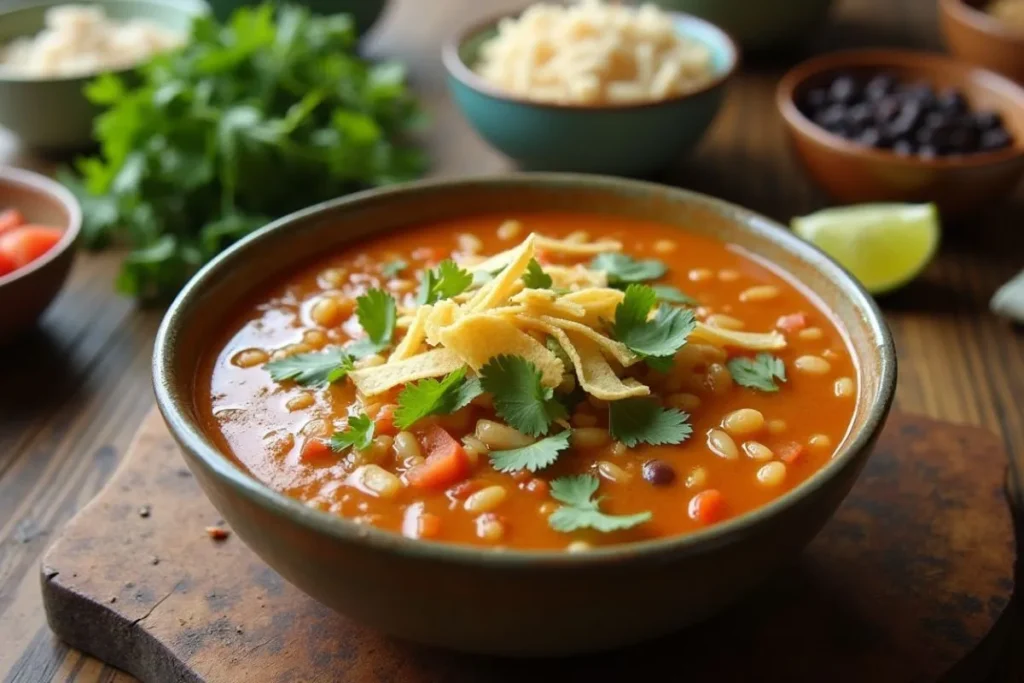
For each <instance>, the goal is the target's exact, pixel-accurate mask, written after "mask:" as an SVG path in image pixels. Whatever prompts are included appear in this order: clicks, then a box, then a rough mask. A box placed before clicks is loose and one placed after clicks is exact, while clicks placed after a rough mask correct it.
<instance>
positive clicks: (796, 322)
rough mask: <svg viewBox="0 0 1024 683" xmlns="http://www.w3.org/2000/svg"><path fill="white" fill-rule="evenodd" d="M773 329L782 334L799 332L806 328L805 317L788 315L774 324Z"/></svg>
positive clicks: (794, 314) (793, 314)
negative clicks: (777, 329) (778, 330)
mask: <svg viewBox="0 0 1024 683" xmlns="http://www.w3.org/2000/svg"><path fill="white" fill-rule="evenodd" d="M775 327H777V328H779V329H780V330H782V331H783V332H799V331H800V330H802V329H804V328H805V327H807V316H806V315H804V314H803V313H790V314H789V315H784V316H782V317H781V318H779V319H778V320H777V321H776V322H775Z"/></svg>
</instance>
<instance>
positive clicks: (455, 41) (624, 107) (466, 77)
mask: <svg viewBox="0 0 1024 683" xmlns="http://www.w3.org/2000/svg"><path fill="white" fill-rule="evenodd" d="M665 13H666V14H668V15H670V16H671V17H672V18H673V19H674V20H675V21H679V20H682V21H685V22H688V23H690V24H695V25H699V26H702V27H704V28H705V29H709V30H710V31H711V33H713V34H715V35H716V37H717V39H718V40H719V41H720V42H721V44H722V45H723V46H724V47H725V48H726V51H727V54H728V58H729V63H728V65H727V66H726V68H725V69H723V70H722V72H721V73H720V74H718V75H717V76H715V78H713V79H712V80H710V81H709V82H707V83H706V84H704V85H703V86H701V87H700V88H699V89H697V90H693V91H690V92H685V93H682V94H680V95H675V96H673V97H669V98H666V99H663V100H656V101H653V102H636V103H630V104H573V103H560V102H542V101H536V100H530V99H527V98H525V97H520V96H517V95H512V94H510V93H507V92H505V91H504V90H502V89H501V88H498V87H495V86H493V85H491V84H490V83H488V82H487V81H486V80H484V79H483V78H482V77H480V76H479V75H478V74H477V73H476V72H475V71H473V69H471V68H470V67H469V66H468V65H467V64H466V63H465V62H464V61H463V60H462V57H461V56H460V55H459V49H460V48H461V47H462V46H463V45H464V44H465V43H466V42H467V41H468V40H469V39H471V38H473V37H475V36H477V35H479V34H480V33H482V32H484V31H486V30H488V29H490V28H492V27H494V26H496V25H497V23H498V22H499V21H501V20H502V19H507V18H512V17H517V16H519V15H520V14H522V10H520V11H518V12H502V13H501V14H498V15H496V16H491V17H490V18H486V19H480V20H478V21H475V22H473V23H471V24H469V25H468V26H464V27H462V28H460V29H458V30H457V31H455V32H454V33H452V34H451V35H449V36H448V38H446V39H445V41H444V43H443V45H442V46H441V61H442V62H443V63H444V67H445V69H446V70H447V71H448V74H449V75H450V76H451V77H452V78H454V79H456V80H458V81H459V82H460V83H462V84H463V85H465V86H466V87H467V88H469V89H471V90H475V91H477V92H480V93H483V94H484V95H487V96H488V97H491V98H493V99H497V100H502V101H505V102H514V103H516V104H520V105H523V106H527V107H536V108H537V109H549V110H558V111H604V112H608V111H633V110H637V109H649V108H653V107H660V106H665V105H669V104H674V103H679V102H683V101H685V100H688V99H690V98H693V97H697V96H698V95H703V94H704V93H707V92H710V91H712V90H714V89H715V88H718V87H720V86H721V85H723V84H724V83H726V81H728V80H730V79H731V78H732V77H733V76H734V75H735V74H736V72H737V70H738V69H739V67H740V60H741V51H740V47H739V43H738V42H736V40H735V39H734V38H733V37H732V36H731V35H729V34H728V33H727V32H726V31H725V30H724V29H722V28H721V27H720V26H718V25H717V24H713V23H711V22H710V21H707V20H706V19H701V18H700V17H696V16H693V15H692V14H685V13H683V12H665Z"/></svg>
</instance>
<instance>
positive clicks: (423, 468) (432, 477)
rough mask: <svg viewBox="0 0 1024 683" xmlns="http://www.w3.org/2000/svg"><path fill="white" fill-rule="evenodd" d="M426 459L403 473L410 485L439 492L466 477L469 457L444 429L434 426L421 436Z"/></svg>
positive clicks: (468, 468) (468, 469)
mask: <svg viewBox="0 0 1024 683" xmlns="http://www.w3.org/2000/svg"><path fill="white" fill-rule="evenodd" d="M423 449H424V450H425V451H426V452H427V454H428V455H427V460H426V462H424V463H423V464H422V465H416V466H415V467H413V468H412V469H410V470H409V471H408V472H406V473H405V478H406V480H407V481H408V482H409V485H410V486H417V487H420V488H430V489H443V488H447V487H448V486H451V485H452V484H455V483H456V482H460V481H462V480H463V479H465V478H466V477H468V476H469V472H470V469H471V468H472V463H471V462H470V461H469V456H468V455H466V451H465V450H464V449H463V448H462V444H460V443H459V442H458V441H456V440H455V439H454V438H453V437H452V435H451V434H449V433H448V432H447V431H445V429H444V428H442V427H438V426H437V425H434V426H432V427H430V429H429V430H427V432H426V433H425V434H424V435H423Z"/></svg>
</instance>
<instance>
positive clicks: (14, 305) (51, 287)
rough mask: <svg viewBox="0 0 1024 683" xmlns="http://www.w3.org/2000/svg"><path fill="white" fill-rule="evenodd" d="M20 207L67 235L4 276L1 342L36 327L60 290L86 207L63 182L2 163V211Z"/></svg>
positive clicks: (1, 282)
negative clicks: (83, 207) (83, 209)
mask: <svg viewBox="0 0 1024 683" xmlns="http://www.w3.org/2000/svg"><path fill="white" fill-rule="evenodd" d="M4 209H17V210H18V211H20V212H21V213H22V214H23V215H24V216H25V218H26V220H27V221H28V222H29V223H37V224H41V225H47V226H51V227H54V228H60V229H61V230H63V231H64V237H63V238H62V239H61V241H60V242H58V243H57V244H56V245H55V246H54V247H52V248H51V249H50V250H49V251H47V252H46V253H45V254H43V255H42V256H40V257H39V258H37V259H36V260H34V261H32V262H31V263H29V264H28V265H27V266H23V267H22V268H19V269H17V270H15V271H14V272H13V273H8V274H7V275H4V276H2V277H0V344H2V343H4V342H7V341H9V340H11V339H13V338H14V337H16V336H17V335H18V334H20V333H21V332H23V331H25V330H26V329H27V328H28V327H31V326H32V325H33V324H34V323H35V321H36V320H37V319H38V318H39V316H40V315H42V314H43V311H45V310H46V309H47V307H48V306H49V305H50V303H51V302H52V301H53V299H54V298H55V297H56V296H57V293H58V292H59V291H60V289H61V287H62V286H63V285H64V281H65V280H66V279H67V275H68V270H70V268H71V262H72V260H73V258H74V253H75V249H74V245H75V238H77V237H78V232H79V230H81V227H82V210H81V208H80V207H79V205H78V202H77V201H76V200H75V198H74V196H73V195H72V194H71V193H70V192H68V191H67V190H66V189H65V188H64V186H63V185H61V184H60V183H58V182H56V181H54V180H50V179H49V178H47V177H45V176H41V175H39V174H38V173H32V172H29V171H23V170H19V169H14V168H7V167H4V166H0V211H2V210H4Z"/></svg>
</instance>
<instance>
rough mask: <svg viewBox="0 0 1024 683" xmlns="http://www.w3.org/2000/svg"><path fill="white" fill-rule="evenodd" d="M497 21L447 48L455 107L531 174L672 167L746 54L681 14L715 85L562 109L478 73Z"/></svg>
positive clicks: (637, 172)
mask: <svg viewBox="0 0 1024 683" xmlns="http://www.w3.org/2000/svg"><path fill="white" fill-rule="evenodd" d="M501 18H503V17H498V18H495V19H491V20H489V21H487V22H485V23H483V24H479V25H476V26H474V27H472V28H470V29H468V30H465V31H462V32H460V33H459V34H457V35H456V36H455V37H453V38H452V39H450V40H449V41H447V42H446V43H445V45H444V48H443V52H442V58H443V60H444V65H445V68H446V69H447V71H448V84H449V87H450V89H451V92H452V96H453V97H454V99H455V102H456V104H457V105H458V107H459V109H460V110H461V111H462V113H463V115H464V116H465V117H466V118H467V119H468V120H469V122H470V124H471V125H472V126H473V128H475V129H476V131H477V133H479V134H480V136H481V137H483V138H484V139H485V140H487V142H489V143H490V144H491V145H492V146H493V147H494V148H496V149H497V150H499V151H501V152H502V153H504V154H505V155H506V156H508V157H511V158H512V159H513V160H515V161H516V162H517V163H518V164H519V165H520V166H521V167H522V168H525V169H530V170H556V171H575V172H581V173H603V174H615V175H630V176H642V175H646V174H649V173H654V172H656V171H660V170H662V169H664V168H667V167H669V166H671V165H672V163H673V162H675V161H677V160H678V159H679V158H680V157H681V156H683V155H684V154H686V153H687V152H689V151H690V150H692V149H693V148H694V147H696V145H697V143H698V142H700V139H701V138H702V137H703V136H704V133H705V132H707V129H708V127H709V126H710V125H711V122H712V121H713V120H714V118H715V115H716V114H717V113H718V110H719V109H720V107H721V104H722V99H723V98H724V96H725V89H726V82H727V81H728V80H729V77H730V76H731V75H732V74H733V72H735V70H736V68H737V65H738V63H739V50H738V48H737V47H736V45H735V43H734V42H733V41H732V39H731V38H729V36H728V35H727V34H726V33H725V32H723V31H722V30H721V29H719V28H717V27H716V26H714V25H713V24H710V23H708V22H706V21H704V20H702V19H697V18H696V17H691V16H686V15H682V14H677V15H674V17H673V18H674V21H675V24H676V27H677V29H678V31H679V33H680V34H681V35H685V36H687V37H689V38H692V39H694V40H697V41H699V42H701V43H703V44H705V45H707V46H708V48H710V50H711V53H712V62H713V66H714V70H715V73H714V76H713V78H712V80H711V81H710V82H709V83H708V84H707V85H706V86H705V87H703V88H701V89H700V90H698V91H695V92H693V93H688V94H685V95H681V96H677V97H673V98H670V99H667V100H662V101H659V102H652V103H644V104H635V105H624V106H615V105H604V106H601V105H598V106H580V105H560V104H548V103H541V102H531V101H528V100H524V99H520V98H518V97H516V96H514V95H508V94H506V93H504V92H502V91H501V90H499V89H498V88H496V87H495V86H493V85H491V84H489V83H487V82H486V81H485V80H484V79H483V78H481V77H480V76H478V75H477V74H476V73H475V72H474V71H473V67H474V66H475V64H476V62H477V58H478V54H479V52H480V47H481V46H482V45H483V44H484V43H485V42H486V41H488V40H490V39H491V38H493V37H494V35H495V33H496V28H495V27H496V26H497V24H498V21H499V20H500V19H501Z"/></svg>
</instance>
